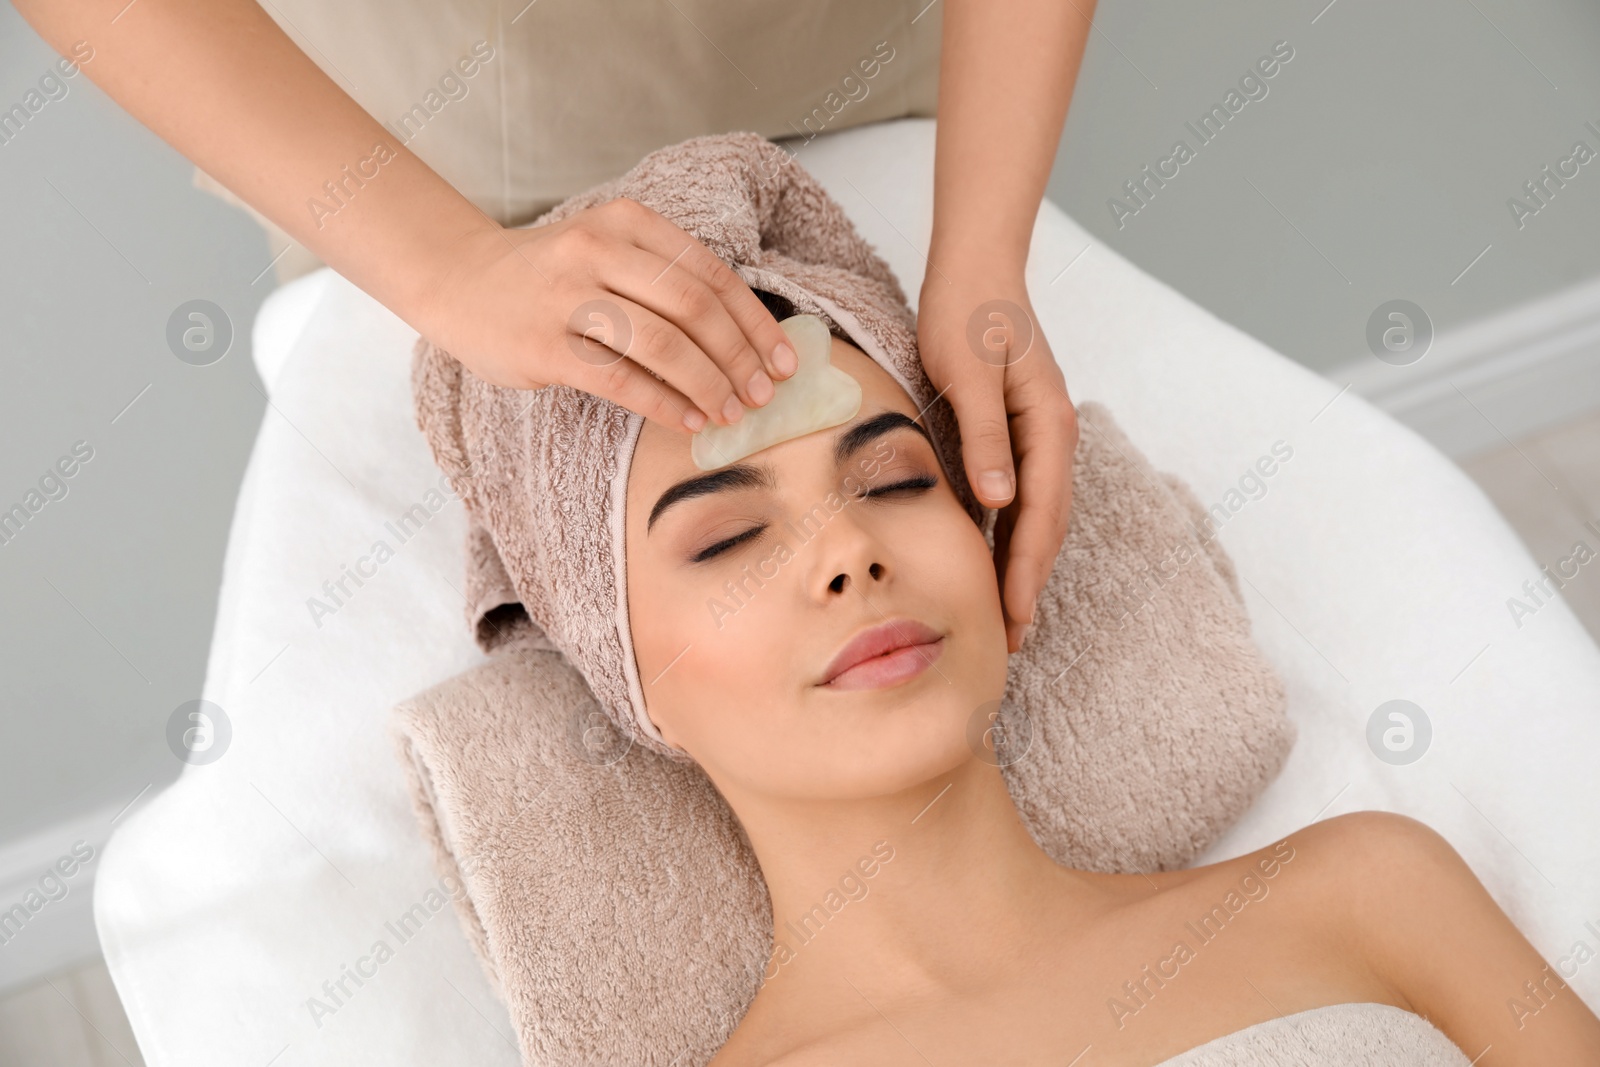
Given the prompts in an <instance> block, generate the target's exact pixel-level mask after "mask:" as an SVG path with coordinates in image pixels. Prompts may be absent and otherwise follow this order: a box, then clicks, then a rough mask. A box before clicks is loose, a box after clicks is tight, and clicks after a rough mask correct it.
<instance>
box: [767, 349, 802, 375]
mask: <svg viewBox="0 0 1600 1067" xmlns="http://www.w3.org/2000/svg"><path fill="white" fill-rule="evenodd" d="M772 365H773V366H774V367H776V368H777V370H778V373H779V374H781V375H783V376H784V377H786V378H787V377H788V376H789V375H791V374H793V373H794V372H795V371H797V370H799V369H800V357H799V356H797V355H795V354H794V346H793V345H791V344H789V343H788V342H787V341H784V342H782V343H781V344H779V345H778V347H777V348H774V349H773V350H772Z"/></svg>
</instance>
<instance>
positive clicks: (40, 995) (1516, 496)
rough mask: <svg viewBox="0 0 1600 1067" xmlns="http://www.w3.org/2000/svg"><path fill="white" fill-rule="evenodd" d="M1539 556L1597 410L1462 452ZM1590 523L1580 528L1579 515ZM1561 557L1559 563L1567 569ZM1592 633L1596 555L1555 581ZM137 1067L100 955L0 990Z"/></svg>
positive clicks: (1573, 523)
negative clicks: (1492, 446) (1489, 447)
mask: <svg viewBox="0 0 1600 1067" xmlns="http://www.w3.org/2000/svg"><path fill="white" fill-rule="evenodd" d="M1461 466H1462V468H1463V469H1464V470H1466V472H1467V473H1468V474H1469V475H1471V476H1472V478H1473V480H1474V481H1476V482H1477V483H1478V484H1479V485H1480V486H1482V487H1483V489H1484V491H1485V492H1486V493H1488V494H1489V497H1490V499H1492V500H1493V501H1494V502H1495V504H1496V506H1498V507H1499V508H1500V510H1501V511H1502V512H1503V513H1504V514H1505V516H1506V518H1507V519H1509V520H1510V522H1511V525H1512V526H1513V527H1514V528H1515V529H1516V531H1517V532H1518V533H1519V534H1520V535H1521V536H1522V539H1523V541H1525V542H1526V543H1527V545H1528V547H1529V549H1530V550H1531V551H1532V553H1533V556H1534V558H1535V559H1536V560H1537V561H1538V562H1539V563H1540V564H1555V563H1556V562H1558V561H1560V560H1562V559H1565V558H1567V557H1569V556H1572V555H1573V549H1574V546H1575V544H1576V543H1577V542H1578V541H1583V542H1584V543H1585V545H1586V546H1587V547H1588V548H1589V549H1592V550H1594V551H1595V552H1596V553H1600V412H1596V413H1595V414H1592V415H1589V416H1587V417H1586V418H1583V419H1579V420H1577V421H1575V422H1570V423H1566V424H1564V425H1562V426H1558V427H1556V428H1554V429H1551V430H1546V431H1544V432H1542V433H1539V434H1535V435H1533V436H1531V437H1527V438H1524V439H1523V440H1520V441H1516V442H1514V443H1512V444H1508V445H1506V446H1504V447H1502V448H1499V449H1496V450H1494V451H1491V452H1487V453H1483V454H1481V455H1478V456H1474V457H1473V458H1471V459H1469V460H1466V461H1465V462H1463V463H1462V464H1461ZM1591 521H1592V522H1594V523H1595V527H1596V528H1595V529H1593V530H1591V529H1587V528H1585V526H1584V523H1586V522H1591ZM1571 568H1572V565H1571V564H1570V563H1569V564H1568V565H1567V569H1568V570H1569V571H1570V570H1571ZM1561 595H1562V596H1564V597H1566V599H1567V603H1568V604H1569V605H1570V606H1571V607H1572V610H1573V612H1574V613H1575V614H1576V615H1577V616H1578V618H1579V619H1581V620H1582V621H1583V624H1584V626H1586V627H1587V628H1588V630H1589V633H1590V634H1591V635H1593V637H1594V638H1595V640H1596V641H1600V556H1597V558H1596V559H1595V560H1594V561H1593V562H1592V563H1590V564H1587V565H1583V566H1580V567H1579V568H1578V573H1577V576H1576V577H1574V578H1573V579H1572V580H1570V581H1569V582H1567V584H1566V586H1565V588H1563V589H1562V590H1561ZM46 1064H48V1065H50V1067H119V1065H125V1067H143V1064H144V1060H143V1058H142V1057H140V1055H139V1050H138V1047H137V1046H136V1045H135V1044H134V1040H133V1033H132V1031H130V1030H129V1029H128V1021H127V1019H126V1017H124V1015H123V1014H122V1005H121V1003H120V1002H119V1001H118V1000H117V994H116V990H115V989H113V988H112V985H111V976H110V975H109V974H107V973H106V969H105V964H104V963H103V962H100V961H95V962H94V963H92V964H88V965H86V966H84V967H81V968H79V969H77V970H74V971H69V972H66V973H64V974H60V975H56V976H54V977H52V978H50V979H48V980H47V981H45V982H41V983H39V984H38V985H34V986H29V987H27V988H25V989H22V990H18V991H16V992H13V993H11V994H9V995H7V996H5V997H3V998H0V1067H42V1065H46Z"/></svg>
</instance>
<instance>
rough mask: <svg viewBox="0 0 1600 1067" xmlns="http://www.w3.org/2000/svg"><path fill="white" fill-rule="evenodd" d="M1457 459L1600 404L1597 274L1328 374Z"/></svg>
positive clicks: (1599, 407)
mask: <svg viewBox="0 0 1600 1067" xmlns="http://www.w3.org/2000/svg"><path fill="white" fill-rule="evenodd" d="M1327 377H1329V378H1331V379H1332V380H1334V381H1336V382H1340V383H1344V382H1349V383H1351V385H1352V387H1353V388H1354V390H1355V391H1356V392H1357V393H1359V394H1361V395H1362V396H1363V397H1365V398H1366V399H1368V400H1370V401H1371V402H1372V403H1373V404H1375V405H1377V406H1378V407H1380V408H1382V409H1383V410H1384V411H1387V412H1388V413H1389V414H1390V415H1393V416H1394V417H1395V418H1396V419H1398V420H1399V421H1400V422H1403V423H1405V424H1406V425H1407V426H1409V427H1411V428H1412V429H1413V430H1416V431H1417V432H1418V433H1419V434H1421V435H1422V436H1423V437H1425V438H1427V439H1428V440H1429V441H1431V442H1433V444H1434V445H1436V446H1437V447H1438V448H1439V449H1440V450H1441V451H1443V452H1444V453H1445V454H1446V455H1448V456H1450V457H1451V458H1453V459H1465V458H1466V457H1468V456H1471V455H1474V454H1476V453H1479V452H1484V451H1488V450H1490V449H1493V448H1498V447H1502V446H1504V445H1505V443H1506V440H1507V439H1508V438H1509V439H1510V440H1512V441H1515V440H1517V439H1519V438H1521V437H1525V436H1527V435H1529V434H1532V433H1536V432H1538V431H1540V430H1543V429H1546V428H1549V427H1551V426H1555V425H1557V424H1559V423H1563V422H1566V421H1568V420H1570V419H1574V418H1577V417H1579V416H1581V415H1584V414H1587V413H1589V412H1592V411H1595V410H1597V409H1600V279H1592V280H1590V281H1587V282H1583V283H1580V284H1578V285H1575V286H1572V287H1571V288H1569V289H1564V290H1562V291H1561V292H1558V293H1555V294H1554V295H1552V296H1548V297H1542V298H1540V299H1538V300H1530V301H1528V302H1527V303H1524V304H1519V305H1518V306H1516V307H1514V308H1511V309H1510V310H1508V311H1503V312H1500V313H1499V314H1496V315H1492V316H1490V317H1489V318H1485V319H1480V320H1478V321H1476V322H1471V323H1468V324H1467V325H1466V326H1463V327H1459V328H1457V329H1455V330H1452V331H1450V332H1448V333H1441V334H1439V335H1438V336H1437V337H1436V338H1435V339H1434V342H1433V346H1432V348H1431V349H1430V350H1429V351H1428V353H1427V354H1426V355H1425V356H1423V358H1422V359H1420V360H1418V361H1417V362H1416V363H1413V364H1411V365H1410V366H1405V367H1395V366H1391V365H1389V364H1387V363H1384V362H1382V361H1381V360H1379V359H1377V358H1376V357H1374V356H1371V355H1363V356H1362V357H1360V358H1359V359H1355V360H1352V361H1351V362H1349V363H1346V364H1343V365H1340V366H1338V367H1336V368H1334V369H1333V370H1331V371H1329V372H1327Z"/></svg>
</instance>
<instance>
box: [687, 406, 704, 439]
mask: <svg viewBox="0 0 1600 1067" xmlns="http://www.w3.org/2000/svg"><path fill="white" fill-rule="evenodd" d="M683 424H684V425H685V426H687V427H689V431H690V432H691V433H699V432H700V427H702V426H704V425H705V424H706V417H705V416H704V415H702V414H701V413H700V409H699V408H690V409H689V410H688V411H685V412H684V413H683Z"/></svg>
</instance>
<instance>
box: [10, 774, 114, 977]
mask: <svg viewBox="0 0 1600 1067" xmlns="http://www.w3.org/2000/svg"><path fill="white" fill-rule="evenodd" d="M123 807H124V805H120V804H119V805H117V806H115V807H108V808H104V809H97V810H94V811H90V812H86V813H85V814H83V815H81V816H78V817H76V818H72V819H69V820H66V821H65V822H61V823H57V824H56V825H54V826H51V827H47V828H46V829H44V830H40V831H38V832H36V833H32V834H29V835H28V836H27V837H24V838H19V839H17V840H14V841H9V842H6V843H5V844H4V845H3V846H0V993H4V992H5V991H6V990H8V989H14V988H17V987H19V986H24V985H28V984H30V983H32V982H36V981H38V980H39V979H41V978H43V977H45V976H46V975H49V974H54V973H55V972H57V971H60V970H62V969H64V968H66V967H70V966H72V965H73V964H75V963H80V962H84V961H86V960H90V959H93V958H94V957H95V956H97V955H99V954H100V939H99V937H98V936H97V935H96V934H95V928H94V908H93V899H94V876H95V872H96V870H98V869H99V866H100V854H101V852H102V851H104V849H105V844H106V841H107V840H108V839H109V838H110V837H111V831H112V824H111V820H112V819H113V818H115V817H117V816H118V815H119V814H120V813H121V809H122V808H123ZM74 846H76V847H77V850H78V851H77V856H74V853H73V849H74ZM85 854H88V855H89V857H90V858H89V859H88V860H87V861H86V862H79V859H78V857H81V856H83V855H85ZM63 859H66V860H68V861H69V862H68V863H67V864H66V866H68V867H70V868H71V869H72V872H73V873H72V874H71V875H70V876H63V875H62V874H61V869H60V868H58V867H57V863H58V862H60V861H62V860H63ZM52 897H54V898H55V899H51V898H52ZM30 902H31V903H32V904H34V905H36V906H37V907H36V910H30V909H29V904H30ZM18 908H20V909H21V911H17V910H16V909H18Z"/></svg>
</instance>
